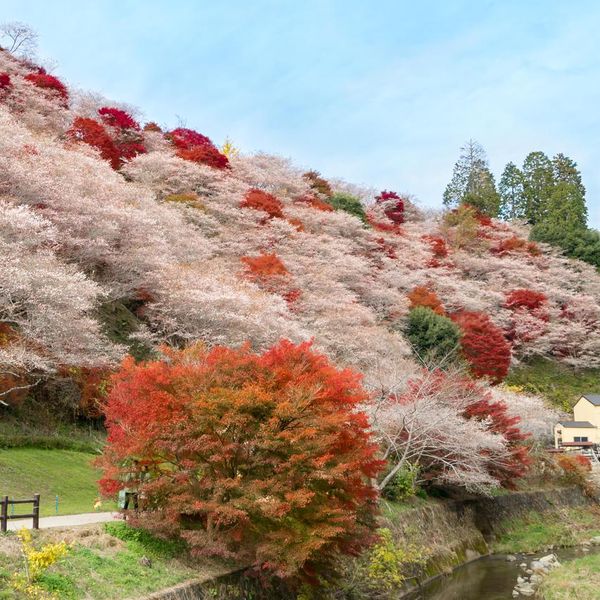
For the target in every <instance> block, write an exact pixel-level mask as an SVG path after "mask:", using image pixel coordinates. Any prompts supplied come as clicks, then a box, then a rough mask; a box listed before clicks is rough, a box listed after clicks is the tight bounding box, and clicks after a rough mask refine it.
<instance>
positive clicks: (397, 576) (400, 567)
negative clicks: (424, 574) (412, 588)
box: [367, 528, 427, 591]
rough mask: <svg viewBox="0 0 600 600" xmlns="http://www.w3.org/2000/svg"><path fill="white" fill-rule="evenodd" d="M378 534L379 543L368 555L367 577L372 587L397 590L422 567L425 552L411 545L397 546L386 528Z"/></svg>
mask: <svg viewBox="0 0 600 600" xmlns="http://www.w3.org/2000/svg"><path fill="white" fill-rule="evenodd" d="M378 533H379V541H378V542H377V543H376V544H375V545H374V546H373V548H372V549H371V552H370V554H369V562H368V565H367V577H368V580H369V583H370V584H371V585H372V586H373V587H375V588H377V589H380V590H387V591H389V590H393V589H396V588H399V587H400V586H401V585H402V584H403V583H404V582H405V581H406V580H407V579H408V578H409V577H410V576H411V575H415V574H416V573H415V571H418V570H420V569H421V568H422V567H423V566H424V564H425V562H426V560H427V552H426V551H425V550H424V549H420V548H417V547H416V546H413V545H405V546H399V545H398V544H396V542H395V541H394V539H393V537H392V532H391V531H390V530H389V529H387V528H384V529H379V531H378Z"/></svg>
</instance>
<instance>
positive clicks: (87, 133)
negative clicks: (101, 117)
mask: <svg viewBox="0 0 600 600" xmlns="http://www.w3.org/2000/svg"><path fill="white" fill-rule="evenodd" d="M67 136H69V137H70V138H71V139H72V140H75V141H77V142H83V143H84V144H87V145H88V146H92V147H94V148H96V149H98V150H99V152H100V156H101V157H102V158H103V159H104V160H107V161H108V162H109V163H110V166H111V167H112V168H113V169H118V168H119V167H120V166H121V158H120V156H119V151H118V150H117V147H116V146H115V144H114V142H113V140H112V138H111V137H110V135H109V134H108V132H107V131H106V129H105V128H104V126H103V125H102V124H101V123H98V121H95V120H94V119H90V118H88V117H76V118H75V120H74V121H73V125H71V128H70V129H69V130H68V131H67Z"/></svg>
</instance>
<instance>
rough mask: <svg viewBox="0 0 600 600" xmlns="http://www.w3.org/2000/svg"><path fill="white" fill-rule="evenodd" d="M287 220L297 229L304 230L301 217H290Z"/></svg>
mask: <svg viewBox="0 0 600 600" xmlns="http://www.w3.org/2000/svg"><path fill="white" fill-rule="evenodd" d="M286 220H287V222H288V223H289V224H290V225H292V226H293V227H295V229H296V231H304V223H303V222H302V221H301V220H300V219H297V218H296V217H290V218H288V219H286Z"/></svg>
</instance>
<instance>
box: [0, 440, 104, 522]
mask: <svg viewBox="0 0 600 600" xmlns="http://www.w3.org/2000/svg"><path fill="white" fill-rule="evenodd" d="M94 458H95V455H94V454H88V453H86V452H74V451H72V450H44V449H40V448H10V449H7V450H1V449H0V495H2V496H4V495H8V496H10V497H11V498H31V497H32V496H33V494H34V493H39V494H41V512H40V514H41V515H42V516H50V515H55V514H57V513H56V510H55V498H56V496H57V495H58V497H59V503H58V508H59V510H58V514H61V515H65V514H75V513H84V512H93V511H94V508H93V507H94V502H95V500H96V498H97V497H98V488H97V485H96V481H97V480H98V478H99V473H98V471H97V470H96V469H94V467H93V466H92V465H91V462H92V460H93V459H94ZM17 509H21V510H20V511H19V512H23V511H24V510H28V509H29V505H24V506H20V507H19V506H17V507H15V510H16V511H17ZM113 509H114V504H112V503H107V502H103V506H102V510H113Z"/></svg>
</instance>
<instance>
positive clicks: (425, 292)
mask: <svg viewBox="0 0 600 600" xmlns="http://www.w3.org/2000/svg"><path fill="white" fill-rule="evenodd" d="M408 299H409V300H410V308H411V309H412V308H416V307H417V306H425V307H426V308H430V309H431V310H432V311H433V312H434V313H437V314H438V315H444V314H446V311H445V310H444V306H443V305H442V301H441V300H440V299H439V297H438V295H437V294H436V293H435V292H434V291H433V290H432V289H430V288H428V287H427V286H425V285H418V286H417V287H415V288H414V289H413V290H412V291H411V292H410V293H409V294H408Z"/></svg>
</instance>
